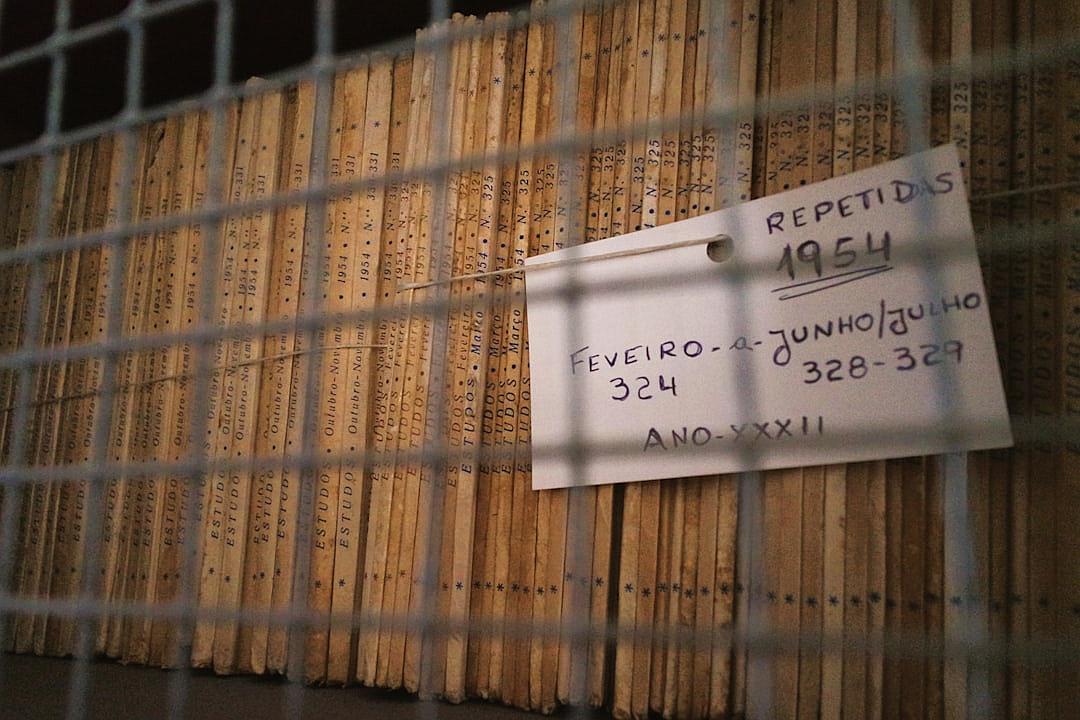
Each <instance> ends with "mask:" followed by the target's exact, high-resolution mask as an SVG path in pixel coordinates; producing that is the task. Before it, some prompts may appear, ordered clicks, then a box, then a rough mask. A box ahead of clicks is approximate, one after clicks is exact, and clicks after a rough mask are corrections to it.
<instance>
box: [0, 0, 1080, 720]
mask: <svg viewBox="0 0 1080 720" xmlns="http://www.w3.org/2000/svg"><path fill="white" fill-rule="evenodd" d="M208 1H209V2H210V4H212V5H214V6H215V7H216V12H217V15H216V17H217V20H216V32H215V38H216V47H215V74H214V84H213V87H212V88H211V89H210V91H208V92H207V93H205V94H204V95H202V96H200V97H198V98H195V99H194V100H189V101H184V102H181V103H176V104H172V105H168V106H165V107H161V108H156V109H154V110H146V109H145V108H143V106H142V98H141V87H142V81H141V74H140V73H141V67H142V56H143V52H144V43H145V34H144V33H145V25H146V24H147V23H148V22H149V21H151V20H152V19H155V18H159V17H162V16H166V15H168V14H170V13H173V12H178V11H180V10H182V9H184V8H186V7H189V6H192V5H196V4H201V3H204V2H208ZM333 8H334V3H333V2H331V0H319V1H318V2H317V23H316V52H315V55H314V57H313V59H312V60H311V62H310V63H308V64H307V65H305V66H303V67H300V68H297V69H295V70H290V71H287V72H285V73H283V74H281V75H279V76H277V77H273V78H267V79H260V80H258V81H251V82H248V83H245V84H243V85H234V84H231V82H230V57H231V55H232V42H233V20H234V7H233V4H232V2H230V0H216V1H213V0H173V1H166V2H159V3H148V2H145V1H144V0H133V2H132V3H131V4H130V6H129V7H128V9H127V10H126V11H125V12H124V13H122V14H121V15H119V16H117V17H116V18H114V19H109V20H105V21H100V22H98V23H96V24H94V25H90V26H87V27H83V28H79V29H75V30H73V29H71V28H70V18H71V12H70V11H71V2H70V0H60V1H59V2H58V4H57V15H56V23H55V25H56V31H55V32H54V34H53V35H52V36H51V37H50V38H49V39H48V40H46V41H45V42H43V43H42V44H40V45H37V46H34V47H31V48H28V49H25V50H22V51H19V52H16V53H12V54H10V55H8V56H7V57H5V58H3V59H0V70H5V69H8V68H10V67H15V66H17V65H20V64H23V63H27V62H31V61H33V60H37V59H41V58H48V59H49V60H50V61H51V66H50V67H51V70H50V77H49V97H48V106H47V118H46V132H45V133H44V135H43V136H42V137H41V138H40V139H39V140H38V141H36V142H34V143H31V144H28V145H25V146H22V147H17V148H14V149H11V150H6V151H3V152H0V163H4V164H9V165H10V166H11V168H10V170H9V171H8V172H7V173H6V174H5V175H3V176H2V177H0V182H2V183H3V187H2V188H0V189H4V190H5V192H4V193H0V194H2V195H3V201H4V203H6V204H5V205H4V206H3V211H4V212H3V216H2V217H3V222H4V226H3V227H4V237H3V248H0V263H2V264H3V265H4V268H5V269H4V278H5V279H4V287H3V292H4V293H5V295H4V297H5V305H6V307H5V308H4V316H3V327H2V328H0V332H2V333H3V343H4V345H3V347H4V354H3V355H0V369H2V370H3V378H2V383H3V384H2V387H0V391H2V393H3V413H4V415H3V421H4V425H3V433H4V435H3V437H4V444H3V448H4V452H5V461H4V466H3V468H0V488H2V490H3V496H2V498H3V504H2V508H0V513H2V514H0V578H3V579H4V580H3V582H4V583H5V584H4V585H3V586H0V615H2V617H3V618H4V620H5V622H3V623H0V639H2V640H3V645H4V647H5V649H14V650H16V651H18V652H35V653H39V654H41V653H47V654H60V655H73V656H74V658H75V660H74V662H75V663H76V669H75V672H74V673H73V674H72V687H71V688H70V692H69V708H68V716H69V717H71V718H79V717H83V716H84V715H85V713H86V703H85V699H86V693H87V692H88V691H89V687H88V684H87V683H88V674H89V662H90V660H91V658H93V657H94V656H95V655H98V654H104V655H106V656H109V657H115V658H121V659H124V660H126V661H131V662H139V663H149V664H157V665H163V666H168V667H175V668H181V669H182V670H180V671H176V672H174V673H173V674H172V675H171V676H170V683H171V687H172V694H171V703H170V708H169V712H170V713H171V714H172V715H173V716H175V717H181V716H183V714H184V713H185V712H186V709H187V707H188V704H189V697H188V682H189V675H188V672H187V669H189V668H190V667H191V666H192V665H194V666H197V667H212V668H214V669H215V670H217V671H219V672H256V673H262V672H272V673H281V674H286V675H287V676H288V677H289V678H290V679H291V680H293V681H294V683H293V684H292V685H291V687H293V688H294V689H295V691H294V692H291V693H290V712H291V713H292V714H294V715H299V713H300V711H301V706H302V703H303V698H304V695H303V693H302V692H300V690H299V689H300V688H301V687H302V683H303V682H311V683H337V684H340V683H346V682H360V683H364V684H371V685H376V686H381V687H402V686H403V687H406V688H407V689H409V690H411V691H413V692H419V694H420V695H421V697H422V698H425V699H430V698H433V697H444V698H447V699H451V700H462V699H464V698H465V697H467V696H468V697H484V698H490V699H498V700H502V701H504V702H507V703H509V704H514V705H517V706H520V707H525V708H529V709H536V710H543V711H551V710H553V709H554V708H555V707H557V706H558V705H560V704H566V705H570V706H571V707H573V708H574V709H575V712H579V711H580V712H584V711H585V709H586V708H587V707H588V706H590V705H591V706H605V707H610V708H611V709H612V710H613V711H614V712H615V714H616V715H619V716H631V715H632V716H643V715H646V714H648V713H649V712H650V711H652V712H659V713H663V714H664V715H665V716H678V717H705V716H710V717H711V716H723V715H727V714H745V715H746V716H749V717H771V716H774V715H775V716H783V717H795V716H803V715H806V716H813V717H819V716H830V717H831V716H839V714H841V713H843V714H844V715H845V716H857V715H862V714H872V715H884V716H886V717H888V716H894V715H896V714H897V713H899V712H900V711H901V710H902V709H903V710H904V712H909V711H910V712H915V713H916V714H934V713H939V714H946V715H948V716H951V717H956V716H960V715H965V716H975V717H984V716H987V715H991V714H994V715H1000V716H1010V715H1017V714H1024V713H1026V712H1031V714H1034V715H1037V716H1039V715H1047V714H1061V715H1066V714H1067V713H1068V711H1069V708H1070V707H1071V704H1070V703H1071V702H1072V701H1074V700H1075V699H1076V696H1077V694H1078V692H1080V678H1077V677H1076V673H1075V666H1076V657H1077V650H1078V649H1080V648H1078V647H1077V639H1078V637H1080V626H1078V622H1080V620H1078V618H1080V574H1078V569H1080V563H1077V562H1076V561H1075V560H1074V559H1073V558H1075V557H1076V554H1075V551H1076V550H1080V534H1078V532H1077V530H1076V529H1075V528H1074V527H1073V526H1074V525H1075V524H1076V523H1075V520H1073V519H1071V518H1070V515H1069V513H1070V511H1072V512H1075V508H1076V507H1077V503H1076V500H1077V499H1078V498H1077V495H1076V491H1075V489H1074V486H1076V485H1077V484H1078V483H1080V475H1078V473H1077V472H1076V466H1075V463H1076V457H1077V450H1076V446H1075V438H1076V437H1077V436H1078V435H1077V430H1078V428H1077V425H1076V420H1075V410H1076V398H1077V397H1078V390H1077V385H1076V383H1077V362H1078V360H1077V354H1076V353H1077V352H1078V350H1077V342H1078V341H1077V339H1076V333H1077V327H1076V323H1075V320H1073V319H1071V318H1072V315H1074V314H1075V313H1076V312H1077V305H1076V303H1077V295H1076V293H1077V288H1078V285H1077V278H1078V277H1080V275H1078V272H1080V271H1078V269H1077V267H1078V266H1077V259H1078V258H1077V245H1076V240H1075V222H1076V217H1077V216H1078V213H1080V160H1078V159H1077V158H1078V157H1080V154H1078V149H1080V135H1078V134H1077V133H1080V109H1078V108H1080V36H1078V35H1076V34H1075V32H1074V31H1075V29H1076V28H1077V27H1078V24H1077V23H1076V22H1075V21H1076V19H1077V18H1076V10H1075V8H1073V7H1071V5H1070V3H1068V2H1062V3H1055V2H1043V1H1042V0H1030V1H1029V0H1014V1H1010V2H1006V1H1005V0H997V1H987V2H978V1H976V2H970V1H968V0H952V2H937V1H936V0H935V1H934V2H930V1H927V2H909V1H907V0H896V1H895V2H888V1H885V0H882V1H880V2H865V1H862V0H839V1H838V2H835V3H833V2H824V1H821V0H819V2H816V3H810V2H796V3H779V2H777V3H770V2H767V1H765V2H755V1H753V0H745V1H744V2H742V3H738V2H725V3H713V2H709V1H708V0H701V2H680V0H639V1H634V0H626V1H625V2H623V1H619V2H614V1H613V2H602V1H599V0H593V1H588V0H581V1H576V2H557V3H556V2H552V3H547V4H545V3H539V2H537V3H534V4H533V5H532V6H531V7H530V8H526V9H523V10H521V11H520V12H516V13H513V14H494V15H492V16H489V17H488V18H485V19H483V20H478V19H475V18H463V17H460V16H454V17H453V18H450V17H449V8H448V6H447V4H446V3H445V2H433V3H432V7H431V17H432V18H433V20H435V21H436V22H435V23H434V24H433V26H432V27H431V28H429V29H427V30H424V31H421V32H420V33H419V34H418V35H417V37H416V38H415V39H412V38H410V39H408V40H403V41H400V42H395V43H388V44H386V45H384V46H380V47H379V48H374V49H370V50H369V51H367V52H365V53H364V54H363V55H350V56H340V55H337V54H335V50H334V48H333V37H334V11H333ZM117 29H122V30H124V31H125V32H126V33H127V34H128V38H129V44H128V49H129V50H128V61H127V78H128V81H127V88H128V92H127V97H126V104H125V108H124V111H123V113H122V114H121V115H120V116H119V117H117V118H115V119H113V120H110V121H107V122H105V123H101V124H99V125H95V126H90V127H87V128H83V129H78V130H74V131H72V130H64V129H62V128H61V124H60V119H61V114H62V109H63V108H62V102H63V87H64V81H65V74H66V70H67V67H66V62H67V60H66V54H65V51H67V50H68V49H70V48H72V47H75V46H77V45H80V44H83V43H86V42H88V41H89V40H92V39H93V38H95V37H99V36H101V35H104V34H106V33H109V32H113V31H115V30H117ZM943 142H954V143H956V144H957V146H958V148H959V151H960V155H961V158H962V159H963V161H964V164H965V168H966V171H967V172H968V177H966V180H967V183H968V187H969V188H970V191H971V193H972V211H973V216H974V218H975V223H976V230H977V232H978V235H979V249H980V263H981V264H982V269H983V274H984V278H985V280H986V283H987V287H988V301H989V303H990V305H991V311H992V313H993V320H994V329H995V336H996V340H997V343H998V352H999V359H1000V361H1001V363H1002V365H1003V367H1004V368H1005V369H1006V372H1005V375H1006V385H1007V392H1008V395H1009V402H1010V409H1011V410H1012V412H1013V414H1014V429H1015V430H1016V434H1017V437H1018V440H1019V441H1020V444H1019V446H1018V448H1017V449H1015V450H1014V451H1011V452H1009V453H1005V452H995V453H978V454H972V455H971V456H970V457H969V456H967V455H963V454H959V455H950V456H946V457H943V458H924V459H910V460H903V461H888V462H878V463H862V464H852V465H849V466H829V467H827V468H806V469H801V470H797V471H793V472H789V473H787V474H783V473H781V474H776V473H745V474H741V475H738V476H730V477H729V476H725V477H717V478H698V479H685V480H669V481H666V482H665V483H664V484H659V483H656V482H651V483H645V484H634V485H630V486H626V487H625V488H624V487H612V486H606V487H603V488H600V489H597V488H586V487H576V488H573V490H572V491H566V492H563V491H544V492H540V493H533V492H532V491H531V488H530V484H529V474H530V457H534V456H536V455H537V454H552V455H556V456H564V457H569V458H570V459H571V461H572V462H573V463H574V465H575V467H577V468H580V466H581V465H582V464H583V463H584V462H585V460H586V458H587V457H589V456H592V455H596V454H599V453H608V452H610V453H620V452H624V451H625V450H626V448H622V447H606V446H605V447H595V446H591V445H584V444H581V443H574V444H572V445H570V446H567V447H542V446H537V447H533V446H532V445H531V443H530V442H529V438H530V429H529V415H528V395H527V393H528V356H527V346H526V344H525V337H524V334H523V328H524V325H523V311H524V297H523V289H524V285H523V275H522V273H510V272H505V273H504V274H501V275H496V274H491V275H489V273H494V272H495V271H510V270H515V269H516V268H518V267H520V265H521V263H522V262H523V260H524V258H525V257H526V256H527V255H535V254H538V253H542V252H547V251H550V250H553V249H557V248H562V247H568V246H571V245H575V244H578V243H581V242H585V241H593V240H598V239H602V238H604V237H608V236H611V235H618V234H621V233H625V232H629V231H632V230H635V229H640V228H641V227H650V226H654V225H660V224H662V222H660V219H661V218H664V219H666V220H674V219H678V218H682V217H690V216H693V215H696V214H700V213H704V212H709V211H711V210H716V209H719V208H721V207H727V206H730V205H732V204H734V203H737V202H741V201H744V200H748V199H750V198H751V197H760V196H763V195H767V194H773V193H775V192H779V191H781V190H784V189H787V188H788V187H789V186H790V187H795V186H798V185H802V184H807V183H809V182H813V181H816V180H820V179H825V178H828V177H832V176H833V175H840V174H844V173H847V172H851V171H853V170H857V169H862V168H865V167H869V166H870V165H873V164H876V163H878V162H882V161H884V160H888V159H891V158H894V157H899V156H902V155H905V154H908V153H911V152H915V151H918V150H920V149H923V148H927V147H930V146H931V145H935V144H941V143H943ZM925 207H927V208H931V210H928V212H930V211H932V207H933V206H930V205H927V206H925ZM925 226H927V227H933V226H934V218H933V217H927V218H925ZM927 240H928V242H930V241H932V242H933V245H932V251H929V250H928V252H932V253H933V259H932V261H930V262H926V263H924V266H925V268H926V270H925V272H926V283H927V287H928V288H929V289H930V290H929V292H928V295H929V296H931V297H933V296H935V295H936V296H943V294H944V293H943V292H942V289H943V286H942V285H941V284H940V278H939V277H938V263H947V262H949V259H950V258H951V257H952V255H951V254H950V252H951V250H950V248H951V247H952V245H951V244H950V242H949V241H950V239H949V238H928V239H927ZM361 243H364V245H361ZM350 244H352V247H351V248H350ZM496 244H498V245H499V249H496V248H495V245H496ZM489 247H490V249H488V248H489ZM927 247H928V248H930V247H931V246H930V245H928V246H927ZM367 248H370V249H367ZM257 265H261V267H257ZM770 269H771V268H770ZM751 271H753V268H751ZM462 276H465V277H464V279H462ZM451 278H455V280H454V281H451ZM695 281H698V282H700V281H701V280H695V279H694V278H686V277H672V278H671V279H670V282H671V284H672V287H685V286H687V285H688V284H689V283H693V282H695ZM740 281H741V280H740ZM409 285H412V287H410V288H407V289H406V286H409ZM606 289H609V290H611V291H612V292H619V291H622V290H625V288H624V287H622V286H619V285H615V286H613V287H611V288H606ZM577 292H578V289H577V288H575V287H574V286H573V285H571V286H570V287H568V288H567V289H566V292H565V295H566V297H567V298H568V300H569V302H570V306H571V313H570V318H571V319H570V321H569V322H568V328H569V332H570V333H574V332H576V330H575V327H576V325H575V323H574V322H573V317H574V312H573V308H574V303H575V302H577V295H576V293H577ZM230 297H231V298H232V299H229V298H230ZM946 320H947V318H946V319H942V320H939V321H938V322H937V323H936V326H935V332H937V333H938V334H939V335H940V336H941V337H944V336H945V335H944V333H945V332H946V325H947V322H946ZM444 348H445V351H444V350H443V349H444ZM470 366H471V369H470ZM488 373H491V374H490V375H489V374H488ZM752 375H753V374H752V371H744V374H743V375H742V376H740V377H739V378H738V386H739V387H740V388H742V389H743V393H742V396H741V397H739V398H738V400H739V405H740V407H741V408H743V409H746V408H753V407H754V404H755V402H756V400H755V387H757V384H758V383H760V382H764V380H763V379H761V378H755V377H753V376H752ZM938 377H940V401H941V411H942V412H944V413H946V414H947V413H949V412H950V411H951V408H952V407H953V404H954V403H953V402H952V400H951V395H950V394H951V393H954V392H955V387H954V384H953V382H952V380H951V378H950V377H949V375H948V373H947V372H943V373H942V374H941V375H939V376H938ZM489 378H491V379H489ZM465 383H467V384H468V385H467V387H469V388H475V391H462V390H459V389H458V387H459V386H463V385H464V384H465ZM905 432H906V433H915V434H917V430H915V429H912V428H905V427H897V428H895V433H897V434H903V433H905ZM867 439H869V438H862V437H857V436H845V437H843V438H839V439H838V440H837V442H840V443H841V446H842V445H843V444H848V443H858V442H863V441H865V440H867ZM816 442H819V443H820V442H822V441H821V440H817V441H816ZM746 452H747V453H751V454H752V453H754V452H757V450H756V449H755V448H753V447H748V449H747V450H746ZM579 472H580V470H579ZM837 493H839V494H837ZM709 513H711V514H712V515H711V519H710V518H707V517H706V516H707V515H708V514H709ZM790 522H794V523H795V525H794V527H795V528H796V529H795V530H790V528H788V529H785V523H790ZM793 537H794V539H792V538H793ZM69 567H70V571H69V572H70V577H66V575H65V573H67V572H68V568H69ZM913 568H914V569H913ZM159 576H160V580H159ZM249 577H250V581H249ZM10 662H13V660H12V659H11V657H10V656H7V655H0V673H2V672H3V669H4V666H5V665H6V664H7V663H10ZM423 708H424V711H425V712H426V713H427V714H430V715H431V716H437V714H438V708H439V705H438V704H437V703H435V702H430V703H426V704H425V705H423Z"/></svg>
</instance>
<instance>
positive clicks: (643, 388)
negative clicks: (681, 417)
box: [609, 375, 678, 402]
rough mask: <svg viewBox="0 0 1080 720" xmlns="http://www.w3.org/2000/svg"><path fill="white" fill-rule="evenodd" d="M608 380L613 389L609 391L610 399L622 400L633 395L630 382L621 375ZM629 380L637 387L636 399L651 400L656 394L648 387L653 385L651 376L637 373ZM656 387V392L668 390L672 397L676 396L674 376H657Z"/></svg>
mask: <svg viewBox="0 0 1080 720" xmlns="http://www.w3.org/2000/svg"><path fill="white" fill-rule="evenodd" d="M609 382H610V383H611V384H612V385H613V386H614V389H613V390H612V393H611V399H612V400H618V401H619V402H623V401H624V400H629V399H630V398H631V396H633V395H634V390H633V389H631V387H630V384H628V383H627V382H626V380H625V379H623V378H621V377H616V378H612V379H611V380H610V381H609ZM630 382H631V383H632V384H633V385H635V386H636V387H637V393H636V394H637V398H638V400H652V399H653V398H654V397H656V395H654V394H653V392H652V390H651V389H650V388H652V386H653V385H652V378H649V377H645V376H644V375H638V376H637V377H636V378H633V379H632V380H631V381H630ZM657 388H658V389H657V390H656V392H662V393H663V392H669V393H671V395H672V396H673V397H677V396H678V393H677V392H676V391H675V377H674V376H672V377H670V378H665V377H664V376H663V375H660V376H658V377H657Z"/></svg>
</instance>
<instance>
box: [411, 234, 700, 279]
mask: <svg viewBox="0 0 1080 720" xmlns="http://www.w3.org/2000/svg"><path fill="white" fill-rule="evenodd" d="M717 239H719V236H716V235H713V236H711V237H707V238H695V239H694V240H680V241H679V242H673V243H668V244H666V245H653V246H651V247H644V248H633V249H631V250H616V251H614V252H609V253H600V254H599V255H589V256H586V257H568V258H562V259H560V260H546V261H543V262H538V263H534V264H533V265H530V266H529V267H527V268H526V267H512V268H504V269H502V270H489V271H488V272H481V273H470V274H468V275H455V276H453V277H449V278H444V279H442V280H428V281H425V282H419V283H407V284H405V285H401V286H400V287H398V289H397V291H398V292H405V291H406V290H420V289H422V288H428V287H433V286H435V285H446V284H449V283H454V282H462V281H465V280H480V279H482V278H489V277H497V276H499V275H513V274H514V273H519V272H525V271H526V270H529V271H533V270H547V269H549V268H555V267H563V266H565V265H581V264H584V263H590V262H598V261H600V260H614V259H615V258H625V257H636V256H638V255H648V254H650V253H655V252H661V251H664V250H676V249H679V248H688V247H694V246H696V245H705V244H706V243H711V242H713V241H714V240H717Z"/></svg>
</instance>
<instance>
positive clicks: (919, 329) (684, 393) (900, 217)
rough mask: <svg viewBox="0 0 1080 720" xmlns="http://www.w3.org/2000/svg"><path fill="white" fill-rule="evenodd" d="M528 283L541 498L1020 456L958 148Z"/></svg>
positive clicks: (529, 266) (638, 239) (684, 227)
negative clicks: (714, 247) (873, 465)
mask: <svg viewBox="0 0 1080 720" xmlns="http://www.w3.org/2000/svg"><path fill="white" fill-rule="evenodd" d="M722 235H726V236H728V237H730V238H731V239H732V242H731V243H730V245H731V247H730V249H731V251H732V254H731V257H730V258H729V259H727V260H726V261H724V262H714V261H713V260H712V259H710V257H709V253H708V251H707V247H708V246H707V245H706V244H704V243H698V244H694V245H687V243H688V242H692V241H695V240H706V239H708V238H713V237H716V236H722ZM680 243H682V244H683V245H682V246H681V247H676V248H670V247H668V246H671V245H673V244H674V245H678V244H680ZM649 248H657V249H656V250H655V251H654V252H647V253H644V254H633V252H635V251H639V250H645V249H649ZM663 248H667V249H663ZM628 251H629V252H628ZM613 253H622V256H621V257H605V258H603V259H597V260H595V261H589V262H572V263H563V264H560V265H558V266H555V267H545V265H547V264H549V263H552V262H558V261H563V260H566V259H574V258H585V257H592V256H599V255H602V256H610V255H611V254H613ZM526 270H527V272H526V286H527V297H528V304H527V310H528V332H529V353H530V360H529V367H530V371H531V387H530V392H531V397H532V407H531V412H532V418H531V421H532V440H533V466H532V467H533V488H534V489H547V488H559V487H569V486H572V485H597V484H604V483H614V482H629V481H634V480H648V479H658V478H668V477H685V476H694V475H706V474H714V473H726V472H735V471H741V470H756V469H768V468H782V467H796V466H803V465H820V464H824V463H837V462H847V461H857V460H869V459H881V458H888V457H906V456H912V455H923V454H932V453H942V452H950V451H958V450H975V449H985V448H996V447H1007V446H1009V445H1011V444H1012V434H1011V431H1010V428H1009V419H1008V412H1007V409H1006V406H1005V396H1004V392H1003V389H1002V383H1001V376H1000V372H999V369H998V364H997V358H996V355H995V349H994V341H993V336H992V334H991V328H990V317H989V312H988V310H987V303H986V293H985V290H984V288H983V281H982V277H981V274H980V271H979V264H978V259H977V257H976V252H975V243H974V238H973V231H972V226H971V218H970V214H969V211H968V204H967V198H966V195H965V193H964V188H963V184H962V175H961V172H960V167H959V161H958V159H957V155H956V151H955V148H954V147H952V146H945V147H940V148H936V149H934V150H931V151H928V152H925V153H921V154H919V155H915V156H911V157H908V158H904V159H901V160H897V161H894V162H891V163H887V164H884V165H879V166H877V167H874V168H871V169H869V170H865V171H862V172H858V173H854V174H852V175H847V176H845V177H842V178H836V179H833V180H827V181H824V182H820V183H816V184H814V185H809V186H806V187H803V188H799V189H797V190H792V191H790V192H786V193H783V194H780V195H775V196H772V197H768V198H762V199H760V200H755V201H753V202H748V203H744V204H742V205H739V206H736V207H733V208H730V209H727V210H722V211H720V212H715V213H712V214H709V215H705V216H701V217H698V218H694V219H690V220H685V221H682V222H678V223H674V224H671V225H667V226H663V227H659V228H652V229H648V230H643V231H640V232H635V233H631V234H629V235H624V236H621V237H617V238H612V239H610V240H605V241H603V242H598V243H591V244H589V245H587V246H579V247H574V248H569V249H566V250H562V251H559V252H557V253H553V254H547V255H543V256H538V257H535V258H530V259H529V260H528V261H527V262H526Z"/></svg>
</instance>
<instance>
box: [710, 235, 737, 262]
mask: <svg viewBox="0 0 1080 720" xmlns="http://www.w3.org/2000/svg"><path fill="white" fill-rule="evenodd" d="M734 253H735V248H734V241H733V240H732V239H731V236H730V235H717V236H716V237H714V238H713V239H712V240H710V241H709V243H708V244H707V245H706V246H705V254H706V255H708V257H709V259H710V260H712V261H713V262H714V263H722V262H727V261H728V260H730V259H731V256H732V255H733V254H734Z"/></svg>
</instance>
